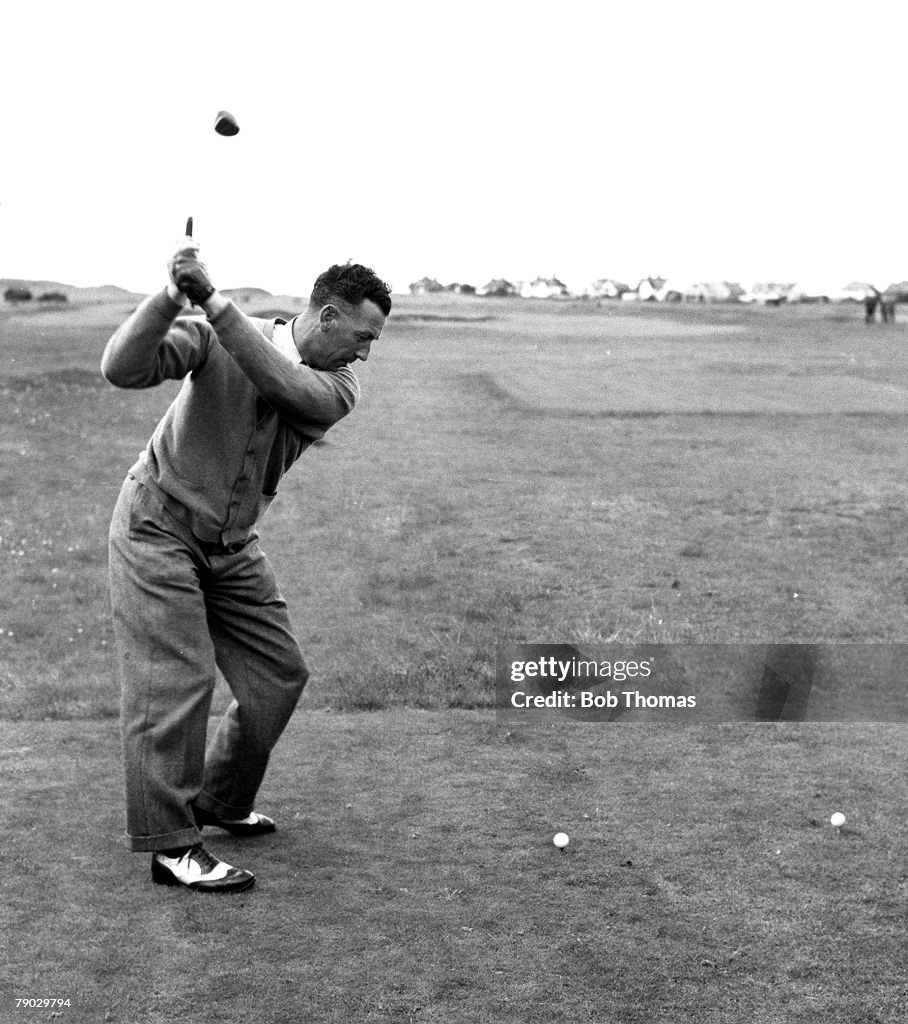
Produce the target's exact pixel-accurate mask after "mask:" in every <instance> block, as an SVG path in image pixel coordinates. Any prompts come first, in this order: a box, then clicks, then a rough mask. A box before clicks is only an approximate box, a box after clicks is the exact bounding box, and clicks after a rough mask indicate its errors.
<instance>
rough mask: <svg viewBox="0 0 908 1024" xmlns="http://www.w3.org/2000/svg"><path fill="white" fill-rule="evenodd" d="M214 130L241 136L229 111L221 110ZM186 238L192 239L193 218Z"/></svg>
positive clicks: (187, 222)
mask: <svg viewBox="0 0 908 1024" xmlns="http://www.w3.org/2000/svg"><path fill="white" fill-rule="evenodd" d="M214 130H215V132H217V134H218V135H223V136H225V137H228V138H229V137H230V136H233V135H237V134H239V131H240V126H239V125H238V124H237V120H236V118H235V117H234V116H233V114H231V113H230V111H229V110H219V111H218V113H217V117H216V118H215V119H214ZM186 237H187V238H192V217H188V218H187V219H186Z"/></svg>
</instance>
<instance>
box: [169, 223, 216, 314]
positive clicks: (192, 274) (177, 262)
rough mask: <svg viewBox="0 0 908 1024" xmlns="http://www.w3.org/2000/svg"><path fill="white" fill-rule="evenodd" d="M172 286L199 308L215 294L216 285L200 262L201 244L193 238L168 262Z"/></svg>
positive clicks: (181, 244) (182, 245)
mask: <svg viewBox="0 0 908 1024" xmlns="http://www.w3.org/2000/svg"><path fill="white" fill-rule="evenodd" d="M167 269H168V271H169V272H170V281H171V284H172V285H173V286H174V287H175V288H176V289H177V290H178V291H180V292H182V294H183V295H185V296H186V298H187V299H189V301H190V302H194V303H195V304H196V305H197V306H201V305H204V303H205V302H206V301H207V300H208V299H209V298H211V296H212V295H213V294H214V285H213V284H212V283H211V278H210V277H209V276H208V268H207V267H206V266H205V264H204V263H202V262H200V261H199V244H198V242H194V241H193V240H192V239H191V238H187V239H186V240H185V241H183V242H181V243H180V247H179V248H178V249H177V251H176V252H175V253H174V254H173V256H171V257H170V259H169V260H168V261H167Z"/></svg>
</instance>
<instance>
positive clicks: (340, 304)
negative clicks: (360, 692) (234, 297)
mask: <svg viewBox="0 0 908 1024" xmlns="http://www.w3.org/2000/svg"><path fill="white" fill-rule="evenodd" d="M168 270H169V272H170V282H169V283H168V285H167V287H166V288H165V289H164V290H163V291H162V292H160V293H159V294H157V295H152V296H150V297H148V298H147V299H145V300H144V301H143V302H142V303H141V305H139V307H138V308H137V309H136V310H135V312H134V313H133V314H132V315H131V316H130V317H129V318H128V319H127V320H126V322H125V323H124V324H123V325H122V326H121V327H120V328H118V330H117V331H116V332H115V333H114V335H113V337H112V338H111V339H110V341H109V342H108V343H107V346H106V348H105V350H104V355H103V358H102V363H101V370H102V373H103V374H104V376H105V378H106V379H107V380H108V381H109V382H110V383H111V384H114V385H116V386H117V387H121V388H147V387H154V386H155V385H156V384H160V383H161V382H162V381H164V380H169V379H182V380H183V385H182V388H181V390H180V391H179V393H178V395H177V397H176V398H175V400H174V402H173V404H172V405H171V406H170V408H169V409H168V410H167V412H166V413H165V414H164V417H163V418H162V419H161V421H160V423H159V424H158V426H157V429H156V430H155V432H154V435H153V436H152V438H151V440H150V441H149V442H148V445H147V447H146V449H145V451H144V452H143V453H142V454H141V456H140V457H139V460H138V461H137V462H136V464H135V465H134V466H133V467H132V468H131V469H130V470H129V473H128V475H127V477H126V480H125V482H124V484H123V487H122V490H121V492H120V497H119V500H118V502H117V505H116V508H115V510H114V514H113V521H112V523H111V527H110V593H111V602H112V607H113V622H114V634H115V637H116V643H117V655H118V668H119V674H120V682H121V688H122V735H123V755H124V765H125V775H126V824H127V837H126V838H127V843H128V845H129V847H130V849H131V850H133V851H135V852H151V853H152V861H151V873H152V878H153V879H154V881H156V882H159V883H162V884H167V885H181V886H186V887H187V888H190V889H194V890H199V891H204V892H226V891H240V890H243V889H248V888H249V886H251V885H252V884H253V883H254V881H255V876H254V875H253V874H252V873H251V872H249V871H246V870H242V869H240V868H236V867H232V866H231V865H229V864H226V863H224V862H223V861H219V860H218V859H216V858H215V857H214V856H212V855H211V853H209V852H208V850H206V848H205V846H204V845H203V843H202V840H201V829H202V827H203V826H205V825H208V826H216V827H219V828H221V829H225V830H226V831H227V832H230V833H232V834H233V835H235V836H257V835H262V834H264V833H268V832H273V831H274V830H275V824H274V822H273V821H272V820H271V819H270V818H268V817H266V816H265V815H264V814H260V813H258V812H257V811H256V810H255V799H256V794H257V793H258V790H259V786H260V784H261V782H262V778H263V776H264V774H265V769H266V767H267V764H268V758H269V755H270V752H271V750H272V748H273V747H274V745H275V743H276V742H277V740H278V738H279V736H280V735H281V732H282V731H283V729H284V727H285V726H286V724H287V722H288V720H289V719H290V716H291V715H292V713H293V710H294V708H295V707H296V704H297V701H298V700H299V697H300V694H301V693H302V690H303V686H304V685H305V682H306V679H307V676H308V670H307V668H306V664H305V662H304V660H303V656H302V653H301V651H300V648H299V645H298V644H297V642H296V640H295V638H294V635H293V631H292V628H291V625H290V619H289V617H288V614H287V606H286V604H285V602H284V600H283V598H282V597H281V594H280V591H279V590H278V587H277V584H276V582H275V577H274V573H273V571H272V568H271V565H270V564H269V561H268V559H267V558H266V556H265V554H264V552H263V551H262V549H261V548H260V547H259V540H258V534H257V533H256V524H257V523H258V521H259V520H260V519H261V517H262V515H263V513H264V512H265V510H266V509H267V507H268V505H269V503H270V502H271V500H272V499H273V498H274V495H275V492H276V491H277V487H278V483H279V481H280V479H281V477H282V476H283V475H284V473H285V472H286V471H287V470H288V469H289V468H290V466H292V465H293V463H294V462H295V461H296V460H297V459H298V458H299V456H300V455H301V454H302V453H303V452H304V451H305V450H306V449H307V448H308V447H309V445H311V444H313V442H315V441H318V440H319V439H320V438H322V437H323V436H324V434H325V432H326V431H327V430H328V429H329V428H330V427H331V426H332V425H333V424H335V423H336V422H337V421H338V420H339V419H341V418H342V417H343V416H346V415H347V413H349V412H350V411H351V410H352V409H353V407H354V405H355V404H356V401H357V399H358V397H359V384H358V382H357V379H356V376H355V375H354V373H353V371H352V370H351V369H350V364H351V363H353V362H354V361H355V360H357V359H362V360H365V359H367V358H368V356H369V351H370V347H371V345H372V343H373V342H374V341H376V340H377V339H378V338H379V336H380V335H381V331H382V327H383V326H384V323H385V318H386V317H387V315H388V314H389V312H390V310H391V296H390V289H389V288H388V286H387V285H386V284H384V283H383V282H382V281H380V280H379V279H378V278H377V277H376V276H375V274H374V273H373V272H372V271H371V270H369V269H368V268H367V267H363V266H360V265H359V264H347V265H344V266H333V267H331V268H330V269H329V270H327V271H325V272H324V273H323V274H321V275H320V276H319V277H318V279H317V280H316V282H315V286H314V288H313V291H312V295H311V298H310V300H309V304H308V307H307V309H306V311H305V312H304V313H302V314H300V315H299V316H297V317H295V318H294V319H293V320H291V321H290V322H289V323H287V322H286V321H284V320H281V319H275V320H267V321H266V320H261V319H256V318H252V317H248V316H246V315H244V314H243V313H242V312H241V311H240V310H239V309H238V308H237V307H236V306H235V305H234V304H233V302H231V301H230V300H229V299H227V298H226V297H225V296H223V295H221V294H220V293H219V292H218V291H216V290H215V289H214V287H213V286H212V284H211V281H210V279H209V274H208V271H207V269H206V267H205V266H204V264H202V263H201V262H199V258H198V246H197V245H196V243H194V242H193V241H192V240H191V239H186V241H185V242H184V243H182V244H181V245H180V246H179V248H178V249H177V251H176V252H175V254H174V255H173V256H172V257H171V259H170V260H169V262H168ZM186 299H189V300H190V301H192V302H193V303H195V304H196V305H198V306H200V307H201V309H202V310H204V313H205V317H204V318H203V317H200V316H182V315H181V313H182V311H183V309H184V306H185V300H186ZM215 665H217V667H218V668H220V670H221V672H222V673H223V675H224V678H225V679H226V681H227V683H228V684H229V686H230V689H231V691H232V694H233V698H234V699H233V701H232V702H231V704H230V706H229V708H228V709H227V711H226V713H225V715H224V717H223V719H222V720H221V721H220V723H219V725H218V727H217V729H216V731H215V732H214V735H213V736H212V738H211V742H210V743H209V744H208V746H207V750H206V728H207V723H208V715H209V710H210V706H211V699H212V693H213V689H214V685H215Z"/></svg>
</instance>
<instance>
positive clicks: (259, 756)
mask: <svg viewBox="0 0 908 1024" xmlns="http://www.w3.org/2000/svg"><path fill="white" fill-rule="evenodd" d="M109 550H110V562H109V572H110V594H111V605H112V609H113V623H114V635H115V638H116V644H117V660H118V670H119V675H120V686H121V701H122V703H121V708H122V711H121V730H122V742H123V761H124V768H125V776H126V841H127V845H128V846H129V848H130V849H132V850H133V851H136V852H139V851H149V850H166V849H171V848H174V847H178V846H187V845H190V844H192V843H196V842H198V841H199V839H200V832H199V829H198V828H197V827H196V823H195V818H194V815H193V808H195V807H198V808H201V809H203V810H207V811H211V812H213V813H215V814H217V815H218V816H220V817H224V818H244V817H246V815H248V814H249V813H250V812H251V811H252V810H253V805H254V802H255V797H256V794H257V792H258V790H259V786H260V785H261V783H262V779H263V777H264V775H265V771H266V768H267V766H268V760H269V757H270V754H271V751H272V749H273V747H274V745H275V744H276V743H277V740H278V738H279V737H280V735H281V733H282V732H283V730H284V728H285V726H286V725H287V722H288V721H289V720H290V716H291V715H292V714H293V711H294V709H295V707H296V705H297V702H298V701H299V698H300V695H301V694H302V691H303V687H304V686H305V683H306V679H307V677H308V670H307V668H306V664H305V662H304V659H303V655H302V652H301V651H300V648H299V644H298V643H297V641H296V639H295V637H294V635H293V631H292V629H291V625H290V619H289V616H288V613H287V606H286V603H285V602H284V599H283V598H282V597H281V594H280V592H279V590H278V587H277V582H276V580H275V577H274V572H273V570H272V568H271V565H270V563H269V561H268V559H267V558H266V556H265V554H264V552H263V551H262V550H261V548H260V547H259V543H258V535H257V534H256V533H255V532H252V533H251V534H250V536H249V538H248V539H247V540H246V541H244V542H242V543H240V544H236V545H231V546H230V547H224V546H222V545H219V544H210V543H204V542H202V541H200V540H199V539H198V538H197V537H196V536H195V535H194V534H193V533H192V531H191V530H190V529H189V528H188V527H187V526H186V525H185V524H184V523H183V522H181V521H180V520H179V519H178V518H176V517H175V516H174V515H173V514H172V513H171V511H170V510H168V508H166V507H165V505H164V503H163V502H162V501H161V500H160V498H159V496H158V495H156V494H154V493H153V492H152V491H151V490H150V489H148V488H146V487H144V486H143V485H142V484H140V483H139V482H138V481H136V480H135V479H133V478H132V477H127V479H126V481H125V482H124V484H123V488H122V490H121V492H120V497H119V499H118V501H117V505H116V508H115V510H114V514H113V519H112V522H111V527H110V549H109ZM216 667H217V668H219V669H220V670H221V673H222V674H223V676H224V679H225V680H226V682H227V684H228V686H229V687H230V690H231V692H232V695H233V700H232V702H231V703H230V706H229V707H228V708H227V711H226V712H225V714H224V716H223V717H222V718H221V720H220V722H219V723H218V724H217V726H216V728H214V730H213V732H212V735H211V737H210V740H209V737H208V732H209V730H208V719H209V714H210V710H211V702H212V696H213V693H214V688H215V683H216V680H217V673H216Z"/></svg>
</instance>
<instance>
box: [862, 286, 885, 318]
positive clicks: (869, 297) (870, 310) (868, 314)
mask: <svg viewBox="0 0 908 1024" xmlns="http://www.w3.org/2000/svg"><path fill="white" fill-rule="evenodd" d="M870 287H871V289H872V291H870V292H868V293H867V294H866V295H865V296H864V323H865V324H872V323H873V321H874V319H875V314H876V307H877V306H878V305H879V304H880V299H881V298H882V296H881V295H880V290H879V288H874V287H873V285H871V286H870ZM884 317H885V314H884Z"/></svg>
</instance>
